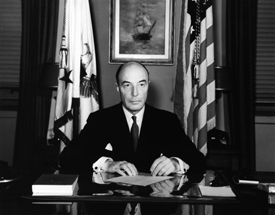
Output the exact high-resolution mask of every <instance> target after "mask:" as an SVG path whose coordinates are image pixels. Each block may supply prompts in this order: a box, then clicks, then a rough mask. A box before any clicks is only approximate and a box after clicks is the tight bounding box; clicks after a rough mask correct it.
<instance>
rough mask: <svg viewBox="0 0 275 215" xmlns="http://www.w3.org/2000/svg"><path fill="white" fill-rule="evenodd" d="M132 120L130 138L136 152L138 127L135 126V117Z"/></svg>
mask: <svg viewBox="0 0 275 215" xmlns="http://www.w3.org/2000/svg"><path fill="white" fill-rule="evenodd" d="M132 119H133V124H132V128H131V134H132V138H133V145H134V149H135V151H136V148H137V143H138V131H139V128H138V125H137V121H136V120H137V117H136V116H132Z"/></svg>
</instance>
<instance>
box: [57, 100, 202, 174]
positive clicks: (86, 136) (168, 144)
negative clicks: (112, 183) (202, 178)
mask: <svg viewBox="0 0 275 215" xmlns="http://www.w3.org/2000/svg"><path fill="white" fill-rule="evenodd" d="M108 143H110V144H111V145H112V148H113V150H112V151H108V150H106V149H105V147H106V146H107V144H108ZM161 153H163V154H164V155H165V156H166V157H179V158H181V159H182V160H183V161H184V162H186V163H187V164H188V165H189V166H190V167H191V169H190V171H191V170H195V171H197V170H204V169H205V157H204V155H203V154H202V153H201V152H199V151H198V150H197V149H196V147H195V145H194V144H193V143H192V142H191V141H190V139H189V138H188V137H187V136H186V135H185V133H184V130H183V129H182V126H181V124H180V121H179V119H178V118H177V116H176V115H175V114H173V113H170V112H168V111H164V110H159V109H156V108H154V107H152V106H149V105H146V106H145V112H144V116H143V122H142V126H141V130H140V136H139V141H138V146H137V151H136V152H134V148H133V145H132V143H131V134H130V132H129V128H128V124H127V121H126V118H125V115H124V112H123V109H122V104H121V103H120V104H117V105H115V106H112V107H109V108H106V109H103V110H99V111H97V112H94V113H91V114H90V116H89V118H88V120H87V124H86V125H85V127H84V129H83V130H82V131H81V132H80V134H79V135H78V137H77V138H75V139H74V140H73V141H72V142H71V143H70V144H69V145H68V146H67V147H66V148H65V149H64V150H63V152H62V153H61V155H60V160H59V161H60V166H61V167H64V168H77V169H87V168H91V167H92V164H93V163H94V162H95V161H97V160H98V159H99V158H100V157H102V156H107V157H111V158H113V160H115V161H124V160H125V161H128V162H131V163H133V164H134V165H135V166H136V167H137V169H138V171H140V172H149V171H150V167H151V165H152V163H153V162H154V160H155V159H157V158H158V157H159V156H160V154H161Z"/></svg>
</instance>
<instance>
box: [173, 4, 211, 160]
mask: <svg viewBox="0 0 275 215" xmlns="http://www.w3.org/2000/svg"><path fill="white" fill-rule="evenodd" d="M174 112H175V113H176V114H177V115H178V116H179V118H180V120H181V122H182V125H183V128H184V130H185V132H186V133H187V135H188V136H189V137H190V138H191V140H192V141H193V142H194V143H195V145H196V146H197V148H198V149H199V150H200V151H201V152H203V153H204V154H205V155H206V153H207V132H208V131H209V130H211V129H213V128H214V127H215V124H216V120H215V78H214V38H213V9H212V1H211V0H187V1H183V3H182V18H181V30H180V40H179V50H178V60H177V72H176V84H175V97H174Z"/></svg>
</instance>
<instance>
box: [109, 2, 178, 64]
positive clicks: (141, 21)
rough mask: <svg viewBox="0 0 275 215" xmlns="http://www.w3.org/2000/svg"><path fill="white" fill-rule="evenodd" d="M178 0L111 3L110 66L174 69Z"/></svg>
mask: <svg viewBox="0 0 275 215" xmlns="http://www.w3.org/2000/svg"><path fill="white" fill-rule="evenodd" d="M173 2H174V0H128V1H124V0H110V51H109V54H110V56H109V63H124V62H128V61H138V62H141V63H144V64H161V65H163V64H166V65H172V64H173V63H174V62H173V48H174V47H173V46H174V13H173V12H174V11H173V10H174V3H173Z"/></svg>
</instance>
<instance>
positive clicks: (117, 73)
mask: <svg viewBox="0 0 275 215" xmlns="http://www.w3.org/2000/svg"><path fill="white" fill-rule="evenodd" d="M130 63H136V64H138V65H140V66H142V67H143V68H144V69H145V71H146V72H147V74H148V77H149V71H148V69H147V68H146V67H145V66H144V65H143V64H141V63H139V62H136V61H131V62H127V63H124V64H121V65H120V66H119V67H118V69H117V72H116V83H117V84H119V83H118V77H119V74H120V72H121V71H122V70H123V69H124V67H125V66H126V65H128V64H130Z"/></svg>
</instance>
